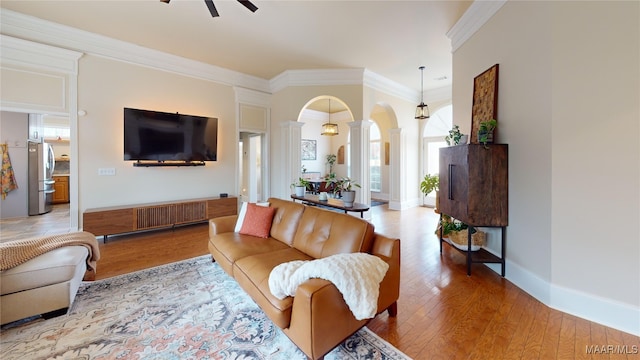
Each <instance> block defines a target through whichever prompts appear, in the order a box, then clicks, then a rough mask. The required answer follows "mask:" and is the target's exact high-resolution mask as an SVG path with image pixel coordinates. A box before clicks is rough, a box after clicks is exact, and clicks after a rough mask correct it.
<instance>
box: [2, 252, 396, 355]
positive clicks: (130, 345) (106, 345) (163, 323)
mask: <svg viewBox="0 0 640 360" xmlns="http://www.w3.org/2000/svg"><path fill="white" fill-rule="evenodd" d="M0 358H2V359H4V360H9V359H235V360H240V359H242V360H246V359H287V360H293V359H305V358H306V357H305V356H304V354H303V353H302V352H301V351H300V350H299V349H298V348H297V347H296V346H295V345H294V344H293V343H292V342H291V341H290V340H289V339H288V338H287V337H286V335H284V333H282V331H281V330H280V329H279V328H278V327H277V326H275V325H274V324H273V323H272V322H271V321H270V320H269V319H268V318H267V317H266V315H265V314H264V313H263V312H262V311H261V310H260V308H259V307H258V305H256V304H255V303H254V302H253V300H252V299H251V298H250V297H249V296H248V295H246V294H245V293H244V291H243V290H242V289H241V288H240V287H239V286H238V284H237V283H236V282H235V280H233V279H232V278H231V277H229V276H227V274H226V273H225V272H224V271H223V270H222V269H221V268H220V267H219V266H218V265H217V264H215V263H212V262H211V258H210V257H209V256H202V257H198V258H194V259H190V260H186V261H181V262H177V263H173V264H169V265H164V266H160V267H156V268H152V269H148V270H143V271H139V272H135V273H131V274H127V275H123V276H119V277H114V278H110V279H105V280H100V281H96V282H89V283H83V284H82V286H81V287H80V290H79V291H78V295H77V297H76V300H75V302H74V304H73V306H72V308H71V310H70V311H69V313H68V314H67V315H63V316H60V317H57V318H53V319H49V320H42V319H38V320H35V321H31V322H26V323H23V324H13V325H11V326H5V327H3V329H2V331H1V333H0ZM325 359H409V358H408V357H407V356H406V355H404V354H402V353H401V352H400V351H399V350H397V349H396V348H394V347H393V346H391V345H390V344H389V343H387V342H385V341H384V340H383V339H381V338H380V337H378V336H376V335H375V334H374V333H373V332H371V331H370V330H369V329H367V328H366V327H365V328H362V329H360V331H358V332H357V333H356V334H354V335H353V336H351V337H350V338H349V339H347V340H346V341H345V342H344V343H342V344H341V345H340V346H338V347H337V348H336V349H334V350H333V351H332V352H331V353H329V354H328V355H326V356H325Z"/></svg>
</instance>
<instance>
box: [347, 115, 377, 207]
mask: <svg viewBox="0 0 640 360" xmlns="http://www.w3.org/2000/svg"><path fill="white" fill-rule="evenodd" d="M372 124H373V123H372V122H371V121H369V120H362V121H353V122H349V123H348V125H349V127H350V131H351V145H350V146H351V148H350V159H351V173H350V174H349V177H350V178H352V179H354V180H355V181H356V182H357V183H358V184H360V186H361V187H360V188H359V189H356V202H359V203H361V204H371V184H370V177H371V174H370V172H371V171H370V164H369V158H370V157H371V154H370V152H371V149H370V145H369V144H370V140H371V134H370V128H371V125H372ZM365 217H367V218H370V217H371V215H370V213H369V212H367V213H366V214H365Z"/></svg>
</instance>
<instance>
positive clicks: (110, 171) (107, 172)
mask: <svg viewBox="0 0 640 360" xmlns="http://www.w3.org/2000/svg"><path fill="white" fill-rule="evenodd" d="M115 174H116V168H100V169H98V175H100V176H114V175H115Z"/></svg>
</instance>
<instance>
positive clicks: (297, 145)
mask: <svg viewBox="0 0 640 360" xmlns="http://www.w3.org/2000/svg"><path fill="white" fill-rule="evenodd" d="M303 125H304V123H302V122H298V121H286V122H283V123H281V127H280V140H281V142H280V151H281V154H282V159H283V160H284V162H285V165H284V166H283V168H284V175H283V176H282V177H280V179H282V180H283V183H282V184H280V186H278V192H279V195H278V197H279V198H281V199H288V198H289V196H290V195H291V184H292V183H293V182H294V181H296V180H297V179H298V178H299V177H300V176H301V175H302V170H301V165H302V148H301V141H302V126H303Z"/></svg>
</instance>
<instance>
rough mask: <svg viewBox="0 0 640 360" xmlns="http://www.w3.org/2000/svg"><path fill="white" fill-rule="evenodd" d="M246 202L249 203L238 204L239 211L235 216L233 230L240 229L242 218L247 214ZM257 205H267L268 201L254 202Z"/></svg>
mask: <svg viewBox="0 0 640 360" xmlns="http://www.w3.org/2000/svg"><path fill="white" fill-rule="evenodd" d="M247 204H249V203H248V202H246V201H245V202H243V203H242V205H240V211H239V212H238V217H237V218H236V226H235V228H234V231H235V232H240V229H242V223H243V222H244V218H245V216H246V215H247ZM255 204H256V205H258V206H269V203H268V202H258V203H255Z"/></svg>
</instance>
